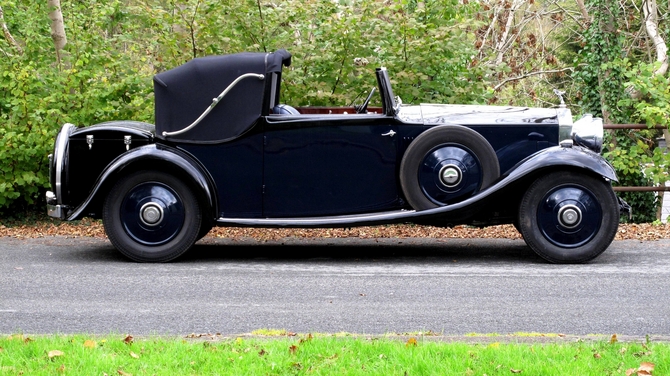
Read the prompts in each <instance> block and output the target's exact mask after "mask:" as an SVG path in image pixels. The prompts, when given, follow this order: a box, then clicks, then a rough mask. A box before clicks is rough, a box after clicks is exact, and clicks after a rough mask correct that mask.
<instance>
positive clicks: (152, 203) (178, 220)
mask: <svg viewBox="0 0 670 376" xmlns="http://www.w3.org/2000/svg"><path fill="white" fill-rule="evenodd" d="M201 221H202V215H201V213H200V207H199V205H198V200H197V199H196V197H195V196H194V195H193V192H192V191H191V190H190V189H189V187H188V186H187V185H186V184H184V183H183V182H182V181H180V180H179V179H178V178H176V177H175V176H172V175H170V174H166V173H164V172H159V171H140V172H136V173H134V174H131V175H129V176H127V177H125V178H123V179H121V180H120V181H119V182H117V183H116V185H115V186H114V188H113V189H112V190H111V191H110V194H109V195H108V196H107V199H106V200H105V203H104V208H103V224H104V227H105V232H106V233H107V236H108V238H109V240H110V241H111V242H112V244H113V245H114V246H115V247H116V248H117V249H118V250H119V251H120V252H121V253H123V254H124V255H125V256H127V257H128V258H130V259H131V260H134V261H138V262H167V261H171V260H174V259H175V258H177V257H179V256H181V255H182V254H183V253H184V252H186V251H187V250H188V249H189V248H190V247H191V246H192V245H193V243H195V241H196V240H197V237H198V235H199V232H200V228H201Z"/></svg>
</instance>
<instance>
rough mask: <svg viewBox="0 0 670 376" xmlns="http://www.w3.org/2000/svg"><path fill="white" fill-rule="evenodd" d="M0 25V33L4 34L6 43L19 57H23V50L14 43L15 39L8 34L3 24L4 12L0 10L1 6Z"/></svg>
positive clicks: (5, 25)
mask: <svg viewBox="0 0 670 376" xmlns="http://www.w3.org/2000/svg"><path fill="white" fill-rule="evenodd" d="M0 23H1V24H2V32H3V33H4V34H5V39H7V42H9V44H10V45H12V46H13V47H14V48H16V50H17V51H18V52H19V55H23V48H21V46H20V45H19V44H18V43H17V42H16V39H14V37H13V36H12V33H10V32H9V29H8V28H7V24H6V23H5V12H4V11H3V10H2V6H0Z"/></svg>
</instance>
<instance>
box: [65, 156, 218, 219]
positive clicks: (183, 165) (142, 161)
mask: <svg viewBox="0 0 670 376" xmlns="http://www.w3.org/2000/svg"><path fill="white" fill-rule="evenodd" d="M147 164H148V165H150V166H163V167H164V168H165V167H168V168H169V170H168V172H173V173H175V172H180V173H182V174H185V175H186V176H187V177H188V178H189V179H190V180H191V183H192V185H193V186H194V188H196V189H197V192H194V193H195V194H196V196H197V197H199V198H200V199H201V202H203V203H206V204H207V206H208V208H205V209H209V211H210V212H211V213H210V214H211V216H212V217H214V215H215V213H216V212H217V202H216V195H215V192H216V187H215V184H214V182H213V180H212V178H211V177H210V176H209V174H208V173H207V172H206V170H205V169H204V168H203V167H201V166H200V164H199V163H198V162H197V161H196V160H194V159H193V158H192V157H190V156H189V155H188V154H186V153H184V152H183V151H181V150H179V149H176V148H173V147H169V146H166V145H161V144H150V145H145V146H142V147H138V148H135V149H131V150H130V151H128V152H126V153H123V154H121V155H120V156H119V157H118V158H116V159H115V160H113V161H112V162H111V163H110V164H109V165H108V166H107V167H106V168H105V170H104V171H103V172H102V173H101V174H100V176H99V177H98V180H97V181H96V182H95V184H94V186H93V188H92V189H91V192H90V193H89V195H88V197H87V198H86V199H85V200H84V201H83V202H82V203H81V204H80V205H79V206H77V207H76V208H75V209H74V210H73V211H72V212H71V213H70V215H69V216H68V217H67V220H68V221H71V220H75V219H80V218H81V217H83V216H84V214H85V213H87V212H89V211H90V210H91V207H92V206H93V205H95V204H96V203H101V202H102V201H103V200H104V197H101V196H102V195H104V194H105V193H106V192H107V191H108V189H109V188H110V185H112V184H114V183H115V182H116V180H117V179H118V177H119V176H121V174H122V173H124V172H125V171H128V170H129V169H132V168H133V167H135V166H140V165H147ZM205 213H206V212H205Z"/></svg>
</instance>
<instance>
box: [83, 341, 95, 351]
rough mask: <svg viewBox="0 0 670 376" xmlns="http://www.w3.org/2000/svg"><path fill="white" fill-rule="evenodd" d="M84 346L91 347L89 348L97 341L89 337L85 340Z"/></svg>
mask: <svg viewBox="0 0 670 376" xmlns="http://www.w3.org/2000/svg"><path fill="white" fill-rule="evenodd" d="M84 347H86V348H89V349H92V348H94V347H95V341H93V340H90V339H87V340H86V341H84Z"/></svg>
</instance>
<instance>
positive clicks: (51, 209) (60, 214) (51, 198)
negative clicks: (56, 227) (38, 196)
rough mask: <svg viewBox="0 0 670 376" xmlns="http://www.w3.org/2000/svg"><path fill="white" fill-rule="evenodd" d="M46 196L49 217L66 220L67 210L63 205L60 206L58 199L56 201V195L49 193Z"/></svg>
mask: <svg viewBox="0 0 670 376" xmlns="http://www.w3.org/2000/svg"><path fill="white" fill-rule="evenodd" d="M46 196H47V214H48V215H49V217H54V218H58V219H65V208H64V207H63V205H58V199H56V195H55V194H54V193H53V192H51V191H47V193H46Z"/></svg>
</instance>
